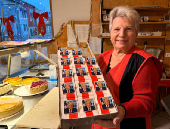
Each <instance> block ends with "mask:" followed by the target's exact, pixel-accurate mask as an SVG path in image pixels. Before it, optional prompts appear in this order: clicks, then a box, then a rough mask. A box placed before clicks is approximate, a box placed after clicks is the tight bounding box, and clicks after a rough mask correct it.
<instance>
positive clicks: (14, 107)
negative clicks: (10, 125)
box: [0, 97, 24, 119]
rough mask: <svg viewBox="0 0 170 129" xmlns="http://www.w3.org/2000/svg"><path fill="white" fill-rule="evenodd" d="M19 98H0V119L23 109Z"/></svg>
mask: <svg viewBox="0 0 170 129" xmlns="http://www.w3.org/2000/svg"><path fill="white" fill-rule="evenodd" d="M23 107H24V105H23V101H22V98H21V97H1V98H0V119H1V118H5V117H8V116H11V115H13V114H15V113H17V112H19V111H20V110H21V109H23Z"/></svg>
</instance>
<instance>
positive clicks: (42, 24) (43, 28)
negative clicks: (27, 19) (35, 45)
mask: <svg viewBox="0 0 170 129" xmlns="http://www.w3.org/2000/svg"><path fill="white" fill-rule="evenodd" d="M33 17H34V19H35V20H36V19H37V18H38V17H39V22H38V31H39V32H40V33H41V35H42V36H43V37H44V34H45V33H46V25H45V22H44V18H45V19H47V20H48V12H44V13H42V14H39V13H36V12H33Z"/></svg>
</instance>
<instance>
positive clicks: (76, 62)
mask: <svg viewBox="0 0 170 129" xmlns="http://www.w3.org/2000/svg"><path fill="white" fill-rule="evenodd" d="M74 64H83V58H82V57H74Z"/></svg>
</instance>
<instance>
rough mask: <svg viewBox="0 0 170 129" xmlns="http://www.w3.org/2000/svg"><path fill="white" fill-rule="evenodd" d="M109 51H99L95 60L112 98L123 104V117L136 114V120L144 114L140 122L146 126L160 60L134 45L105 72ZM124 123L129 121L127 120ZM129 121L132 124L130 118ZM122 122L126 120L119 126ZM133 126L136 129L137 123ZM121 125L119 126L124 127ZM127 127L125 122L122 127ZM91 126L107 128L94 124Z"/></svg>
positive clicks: (153, 100)
mask: <svg viewBox="0 0 170 129" xmlns="http://www.w3.org/2000/svg"><path fill="white" fill-rule="evenodd" d="M113 51H114V49H112V50H109V51H106V52H104V53H102V54H101V55H100V56H99V57H98V60H97V61H98V64H99V67H100V69H101V72H102V73H103V76H104V78H105V81H106V83H107V86H108V88H109V90H110V92H111V94H112V96H113V99H114V101H115V103H116V104H120V103H121V104H122V105H123V106H124V107H125V108H126V115H125V117H124V118H139V119H138V120H137V121H139V122H141V121H142V120H140V119H143V118H144V119H145V120H144V121H146V123H142V124H144V125H145V127H144V128H146V129H150V128H151V120H150V114H151V113H152V111H153V109H154V108H155V105H156V103H155V98H156V93H157V87H158V82H159V79H160V78H161V77H162V70H163V69H162V64H161V63H160V62H159V60H158V59H157V58H156V57H155V56H153V55H151V54H149V53H147V52H146V51H144V50H142V49H140V48H138V47H136V46H134V47H133V48H132V49H131V50H130V51H129V52H128V53H127V54H126V55H125V56H124V58H123V59H122V60H121V62H119V63H118V64H117V65H116V66H115V67H114V68H112V69H111V70H110V71H109V72H108V73H107V74H106V69H107V66H108V64H109V59H110V56H111V55H112V52H113ZM129 89H130V90H129ZM130 92H131V93H130ZM127 98H129V100H127ZM124 120H125V119H124ZM126 120H128V119H126ZM129 120H131V119H129ZM128 123H130V122H129V121H128ZM132 123H133V125H134V123H135V121H134V119H133V120H132ZM137 123H138V122H136V124H137ZM123 124H124V126H125V124H126V122H122V127H123ZM120 125H121V124H120ZM137 126H138V129H139V126H140V125H137ZM122 127H121V129H124V128H122ZM92 128H93V126H92ZM128 128H129V127H128V125H127V126H126V129H128ZM130 128H131V129H132V128H133V127H130ZM134 128H135V127H134ZM144 128H141V129H144ZM95 129H108V128H104V127H101V126H99V125H95Z"/></svg>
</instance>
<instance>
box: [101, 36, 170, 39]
mask: <svg viewBox="0 0 170 129" xmlns="http://www.w3.org/2000/svg"><path fill="white" fill-rule="evenodd" d="M101 38H103V39H110V36H102V37H101ZM137 38H138V39H144V38H149V39H150V38H153V39H156V38H162V39H165V38H170V36H138V37H137Z"/></svg>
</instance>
